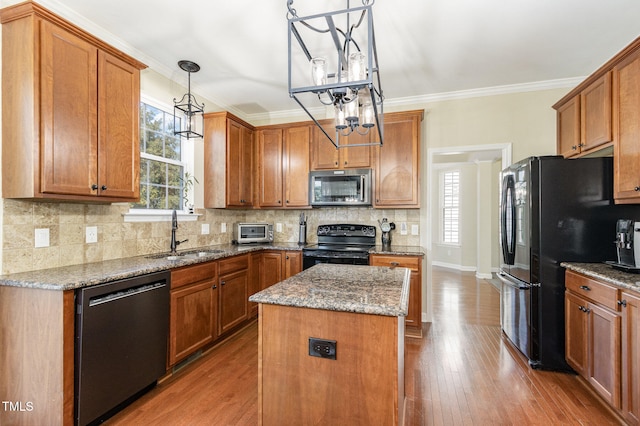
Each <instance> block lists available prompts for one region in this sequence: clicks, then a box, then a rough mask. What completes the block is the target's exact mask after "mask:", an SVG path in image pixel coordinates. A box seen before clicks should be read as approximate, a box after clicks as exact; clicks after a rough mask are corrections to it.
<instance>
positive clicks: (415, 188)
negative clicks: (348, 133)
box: [374, 110, 424, 208]
mask: <svg viewBox="0 0 640 426" xmlns="http://www.w3.org/2000/svg"><path fill="white" fill-rule="evenodd" d="M423 115H424V111H421V110H420V111H407V112H401V113H389V114H385V115H384V145H383V146H382V147H376V149H375V151H376V161H375V196H374V207H404V208H418V207H420V189H419V183H420V170H419V165H420V126H421V123H422V118H423Z"/></svg>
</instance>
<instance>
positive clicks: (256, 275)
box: [247, 252, 262, 318]
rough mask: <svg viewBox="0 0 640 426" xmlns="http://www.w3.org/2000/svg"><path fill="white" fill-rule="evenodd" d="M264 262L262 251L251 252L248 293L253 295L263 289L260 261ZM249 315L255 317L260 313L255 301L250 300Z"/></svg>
mask: <svg viewBox="0 0 640 426" xmlns="http://www.w3.org/2000/svg"><path fill="white" fill-rule="evenodd" d="M261 262H262V253H261V252H258V253H251V254H250V255H249V283H248V290H247V292H248V295H249V296H252V295H254V294H256V293H257V292H259V291H260V290H262V286H261V285H260V272H261V267H260V263H261ZM248 303H249V305H248V310H249V316H250V317H251V318H255V317H256V316H257V315H258V304H257V303H255V302H248Z"/></svg>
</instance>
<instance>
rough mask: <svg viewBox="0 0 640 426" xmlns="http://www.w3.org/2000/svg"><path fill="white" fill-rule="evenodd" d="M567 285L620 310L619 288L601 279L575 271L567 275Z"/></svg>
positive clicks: (584, 295)
mask: <svg viewBox="0 0 640 426" xmlns="http://www.w3.org/2000/svg"><path fill="white" fill-rule="evenodd" d="M564 285H565V287H566V288H567V290H570V291H572V292H574V293H576V294H579V295H581V296H583V297H586V298H587V299H590V300H592V301H594V302H596V303H600V304H601V305H603V306H606V307H607V308H609V309H612V310H614V311H617V310H618V308H619V307H618V291H619V290H618V289H617V288H616V287H613V286H610V285H608V284H605V283H603V282H600V281H596V280H593V279H591V278H588V277H585V276H584V275H580V274H577V273H575V272H573V271H567V272H566V275H565V284H564Z"/></svg>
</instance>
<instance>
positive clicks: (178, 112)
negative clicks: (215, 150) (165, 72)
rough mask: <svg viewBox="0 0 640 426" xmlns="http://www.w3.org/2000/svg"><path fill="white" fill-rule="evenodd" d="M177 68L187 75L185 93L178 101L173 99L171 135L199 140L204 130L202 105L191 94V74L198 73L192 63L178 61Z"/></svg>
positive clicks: (198, 69) (194, 64)
mask: <svg viewBox="0 0 640 426" xmlns="http://www.w3.org/2000/svg"><path fill="white" fill-rule="evenodd" d="M178 66H179V67H180V69H182V70H183V71H186V72H187V73H188V77H187V78H188V88H187V93H185V94H184V96H182V98H181V99H180V100H179V101H178V100H177V99H175V98H174V99H173V104H174V105H173V126H174V127H173V133H174V134H175V135H180V136H181V137H183V138H187V139H193V138H201V137H202V135H203V129H204V104H199V103H198V101H197V100H196V97H195V96H193V95H192V94H191V73H192V72H198V71H200V66H199V65H198V64H196V63H195V62H192V61H179V62H178Z"/></svg>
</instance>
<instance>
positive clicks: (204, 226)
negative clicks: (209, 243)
mask: <svg viewBox="0 0 640 426" xmlns="http://www.w3.org/2000/svg"><path fill="white" fill-rule="evenodd" d="M201 233H202V235H207V234H209V224H208V223H203V224H202V230H201Z"/></svg>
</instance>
